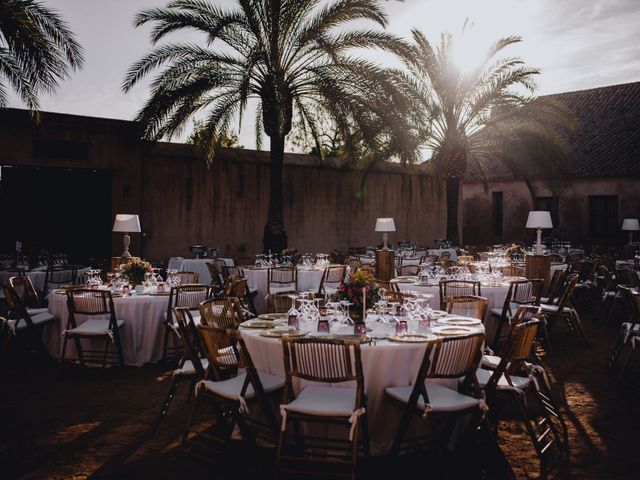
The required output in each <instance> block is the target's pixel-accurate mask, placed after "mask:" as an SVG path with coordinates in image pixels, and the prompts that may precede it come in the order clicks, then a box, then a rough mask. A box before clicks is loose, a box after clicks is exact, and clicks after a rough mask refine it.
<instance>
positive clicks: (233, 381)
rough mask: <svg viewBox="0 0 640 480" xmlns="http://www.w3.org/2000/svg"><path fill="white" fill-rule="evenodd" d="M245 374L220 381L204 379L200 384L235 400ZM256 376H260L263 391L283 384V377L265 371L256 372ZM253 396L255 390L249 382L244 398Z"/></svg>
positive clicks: (220, 395) (269, 390) (267, 391)
mask: <svg viewBox="0 0 640 480" xmlns="http://www.w3.org/2000/svg"><path fill="white" fill-rule="evenodd" d="M246 376H247V374H246V373H241V374H240V375H237V376H235V377H233V378H230V379H228V380H222V381H220V382H214V381H211V380H205V381H203V382H202V385H204V387H205V388H206V389H207V391H209V392H211V393H213V394H214V395H217V396H219V397H222V398H226V399H229V400H237V399H238V395H240V392H242V385H244V381H245V378H246ZM258 376H259V377H260V382H262V388H263V389H264V391H265V393H269V392H273V391H274V390H277V389H279V388H282V387H283V386H284V378H282V377H277V376H275V375H271V374H270V373H267V372H258ZM254 396H255V392H254V390H253V385H251V384H249V385H248V386H247V390H246V392H245V394H244V398H253V397H254Z"/></svg>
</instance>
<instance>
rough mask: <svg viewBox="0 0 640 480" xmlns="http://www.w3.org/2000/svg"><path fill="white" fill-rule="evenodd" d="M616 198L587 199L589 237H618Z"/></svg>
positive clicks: (603, 196) (595, 197)
mask: <svg viewBox="0 0 640 480" xmlns="http://www.w3.org/2000/svg"><path fill="white" fill-rule="evenodd" d="M619 231H620V225H618V196H617V195H593V196H590V197H589V235H590V236H591V237H614V236H616V235H618V233H619Z"/></svg>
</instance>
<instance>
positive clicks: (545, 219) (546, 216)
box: [527, 210, 553, 255]
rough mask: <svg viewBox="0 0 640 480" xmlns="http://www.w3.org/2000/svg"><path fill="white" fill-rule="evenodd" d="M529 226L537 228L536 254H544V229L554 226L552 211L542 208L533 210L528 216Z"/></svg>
mask: <svg viewBox="0 0 640 480" xmlns="http://www.w3.org/2000/svg"><path fill="white" fill-rule="evenodd" d="M527 228H535V229H536V232H537V239H536V255H542V229H543V228H553V222H552V221H551V213H549V212H547V211H540V210H533V211H531V212H529V217H528V218H527Z"/></svg>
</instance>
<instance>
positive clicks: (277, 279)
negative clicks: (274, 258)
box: [267, 267, 298, 293]
mask: <svg viewBox="0 0 640 480" xmlns="http://www.w3.org/2000/svg"><path fill="white" fill-rule="evenodd" d="M289 290H295V291H297V290H298V269H297V268H296V267H273V268H270V269H268V270H267V293H279V292H284V291H289Z"/></svg>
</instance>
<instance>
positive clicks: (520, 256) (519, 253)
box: [505, 243, 524, 262]
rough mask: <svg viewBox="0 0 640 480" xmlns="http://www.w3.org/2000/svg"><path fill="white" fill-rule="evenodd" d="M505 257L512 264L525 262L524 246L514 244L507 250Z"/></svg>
mask: <svg viewBox="0 0 640 480" xmlns="http://www.w3.org/2000/svg"><path fill="white" fill-rule="evenodd" d="M505 255H506V257H507V258H508V259H509V260H510V261H511V262H513V261H516V260H518V261H522V260H524V248H522V245H518V244H517V243H512V244H511V246H510V247H509V248H507V250H506V252H505Z"/></svg>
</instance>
